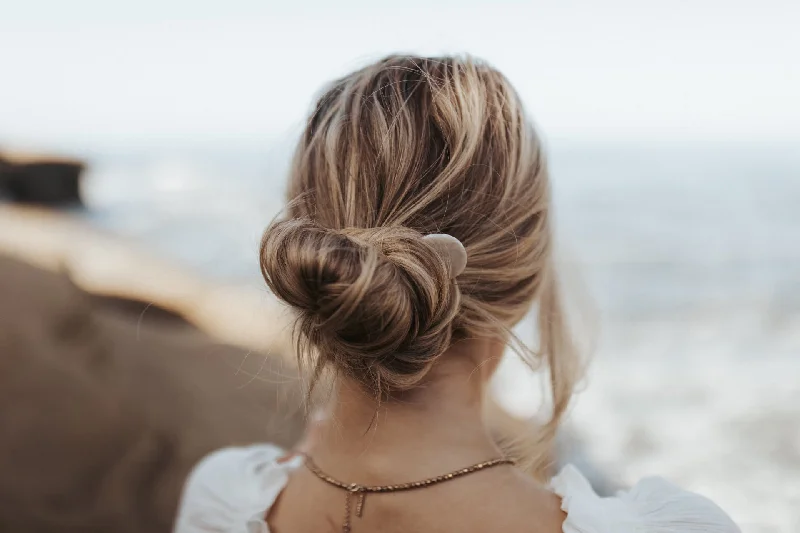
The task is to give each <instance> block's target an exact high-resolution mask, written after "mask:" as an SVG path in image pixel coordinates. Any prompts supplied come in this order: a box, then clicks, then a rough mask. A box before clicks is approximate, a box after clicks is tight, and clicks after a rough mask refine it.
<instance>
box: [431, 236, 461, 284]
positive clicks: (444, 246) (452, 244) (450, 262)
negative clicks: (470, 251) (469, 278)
mask: <svg viewBox="0 0 800 533" xmlns="http://www.w3.org/2000/svg"><path fill="white" fill-rule="evenodd" d="M422 240H424V241H425V242H427V243H428V244H429V245H430V246H431V248H433V249H435V250H436V252H437V253H438V254H439V255H440V256H442V257H443V258H444V259H445V261H447V266H448V268H449V270H450V277H451V278H455V277H457V276H459V275H461V273H462V272H464V269H465V268H466V267H467V249H466V248H464V245H463V244H462V243H461V241H459V240H458V239H456V238H455V237H453V236H452V235H449V234H447V233H431V234H430V235H425V236H424V237H423V238H422Z"/></svg>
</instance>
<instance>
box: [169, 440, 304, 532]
mask: <svg viewBox="0 0 800 533" xmlns="http://www.w3.org/2000/svg"><path fill="white" fill-rule="evenodd" d="M300 461H301V459H300V458H299V457H297V456H291V455H288V456H287V454H286V452H285V451H284V450H282V449H281V448H278V447H277V446H273V445H271V444H258V445H253V446H245V447H231V448H223V449H221V450H217V451H215V452H212V453H211V454H209V455H207V456H206V457H205V458H203V459H202V460H201V461H200V462H199V463H197V465H196V466H195V467H194V469H193V470H192V472H191V473H190V474H189V477H188V478H187V479H186V483H185V485H184V489H183V495H182V497H181V502H180V506H179V508H178V514H177V517H176V520H175V527H174V529H173V532H174V533H205V532H215V533H216V532H226V533H240V532H241V533H249V532H254V531H255V532H259V533H262V532H263V533H266V532H268V530H267V526H266V522H265V517H266V514H267V512H268V511H269V509H270V508H271V507H272V505H273V503H275V500H276V499H277V498H278V496H279V495H280V493H281V491H282V490H283V488H284V486H286V483H287V482H288V480H289V474H290V472H291V471H292V470H294V469H295V468H297V466H298V465H299V464H300Z"/></svg>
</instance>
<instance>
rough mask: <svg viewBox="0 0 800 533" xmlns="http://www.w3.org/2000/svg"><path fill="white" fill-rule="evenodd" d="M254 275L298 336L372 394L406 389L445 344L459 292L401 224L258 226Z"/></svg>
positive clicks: (441, 264)
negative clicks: (284, 308)
mask: <svg viewBox="0 0 800 533" xmlns="http://www.w3.org/2000/svg"><path fill="white" fill-rule="evenodd" d="M261 271H262V274H263V275H264V279H265V280H266V282H267V285H268V286H269V288H270V289H271V290H272V291H273V293H274V294H275V295H276V296H277V297H278V298H280V299H281V300H283V301H284V302H286V303H287V304H289V305H290V306H292V307H293V308H294V309H295V311H296V312H297V318H298V322H297V325H298V329H297V334H298V335H299V336H300V338H299V339H298V340H299V341H301V342H303V341H308V343H310V345H311V346H312V347H313V348H314V349H315V351H316V352H317V355H318V356H319V358H320V359H319V361H318V363H317V364H318V365H322V364H324V363H328V362H330V363H333V365H334V366H335V367H336V368H338V369H339V370H341V371H343V372H345V373H346V374H347V375H349V376H351V377H353V378H355V379H357V380H358V381H359V382H360V383H362V384H363V385H364V386H365V387H366V388H368V389H369V390H371V391H374V392H376V393H383V394H385V393H389V392H393V391H403V390H407V389H410V388H412V387H413V386H414V385H416V384H417V383H419V381H420V380H421V379H422V378H423V377H424V376H425V374H426V373H427V372H428V370H429V369H430V367H431V366H432V365H433V363H434V361H435V360H436V358H437V357H438V356H439V355H441V354H442V353H443V352H444V351H445V350H446V349H447V348H448V346H449V345H450V342H451V338H452V329H453V327H452V325H453V319H454V318H455V317H456V315H457V314H458V311H459V306H460V301H461V294H460V291H459V288H458V286H457V284H456V283H455V281H454V280H453V279H451V272H450V264H449V263H448V260H447V259H446V258H443V257H441V255H440V254H439V253H437V250H436V248H435V247H433V246H431V245H430V244H429V243H428V242H426V241H425V240H423V238H422V235H421V234H420V233H418V232H416V231H414V230H411V229H409V228H405V227H381V228H368V229H363V228H348V229H343V230H334V229H329V228H324V227H321V226H319V225H318V224H316V223H314V222H312V221H311V220H308V219H291V220H285V221H280V222H276V223H274V224H272V225H271V226H270V227H269V228H267V230H266V232H265V234H264V238H263V240H262V243H261Z"/></svg>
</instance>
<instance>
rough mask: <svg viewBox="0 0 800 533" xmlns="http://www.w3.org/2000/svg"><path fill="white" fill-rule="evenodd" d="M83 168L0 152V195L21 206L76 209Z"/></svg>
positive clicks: (71, 162) (74, 163)
mask: <svg viewBox="0 0 800 533" xmlns="http://www.w3.org/2000/svg"><path fill="white" fill-rule="evenodd" d="M84 168H85V165H84V163H83V162H81V161H77V160H72V159H64V158H59V157H53V156H46V155H35V154H19V153H3V152H0V195H3V196H7V197H8V198H9V199H10V200H12V201H15V202H22V203H30V204H42V205H49V206H63V205H79V204H81V194H80V180H81V175H82V174H83V171H84Z"/></svg>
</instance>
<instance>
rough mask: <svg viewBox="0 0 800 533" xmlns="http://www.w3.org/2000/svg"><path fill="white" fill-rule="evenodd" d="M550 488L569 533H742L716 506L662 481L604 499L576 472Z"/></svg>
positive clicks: (567, 470)
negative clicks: (564, 516)
mask: <svg viewBox="0 0 800 533" xmlns="http://www.w3.org/2000/svg"><path fill="white" fill-rule="evenodd" d="M550 488H551V490H553V492H555V493H556V494H557V495H558V496H559V497H560V498H561V508H562V510H563V511H564V512H565V513H566V514H567V518H566V520H565V522H564V525H563V531H564V533H606V532H611V531H613V532H614V533H633V532H637V533H642V532H658V533H673V532H674V533H684V532H704V533H740V529H739V527H738V526H737V525H736V524H735V523H734V522H733V521H732V520H731V519H730V517H729V516H728V515H727V514H726V513H725V511H723V510H722V509H720V507H719V506H717V505H716V504H715V503H714V502H712V501H711V500H709V499H708V498H705V497H704V496H700V495H699V494H695V493H693V492H689V491H686V490H683V489H681V488H679V487H677V486H676V485H673V484H672V483H670V482H669V481H667V480H665V479H663V478H659V477H649V478H645V479H642V480H641V481H640V482H639V483H637V484H636V485H634V486H633V488H631V489H630V490H627V491H621V492H619V493H618V494H617V495H616V496H615V497H610V498H603V497H600V496H598V495H597V493H595V491H594V490H593V489H592V487H591V485H590V484H589V482H588V480H587V479H586V478H585V477H584V476H583V475H582V474H581V473H580V472H579V471H578V469H577V468H575V467H573V466H570V465H568V466H566V467H565V468H564V469H563V470H562V471H561V473H559V474H558V475H557V476H556V477H554V478H553V479H552V481H551V482H550Z"/></svg>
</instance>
